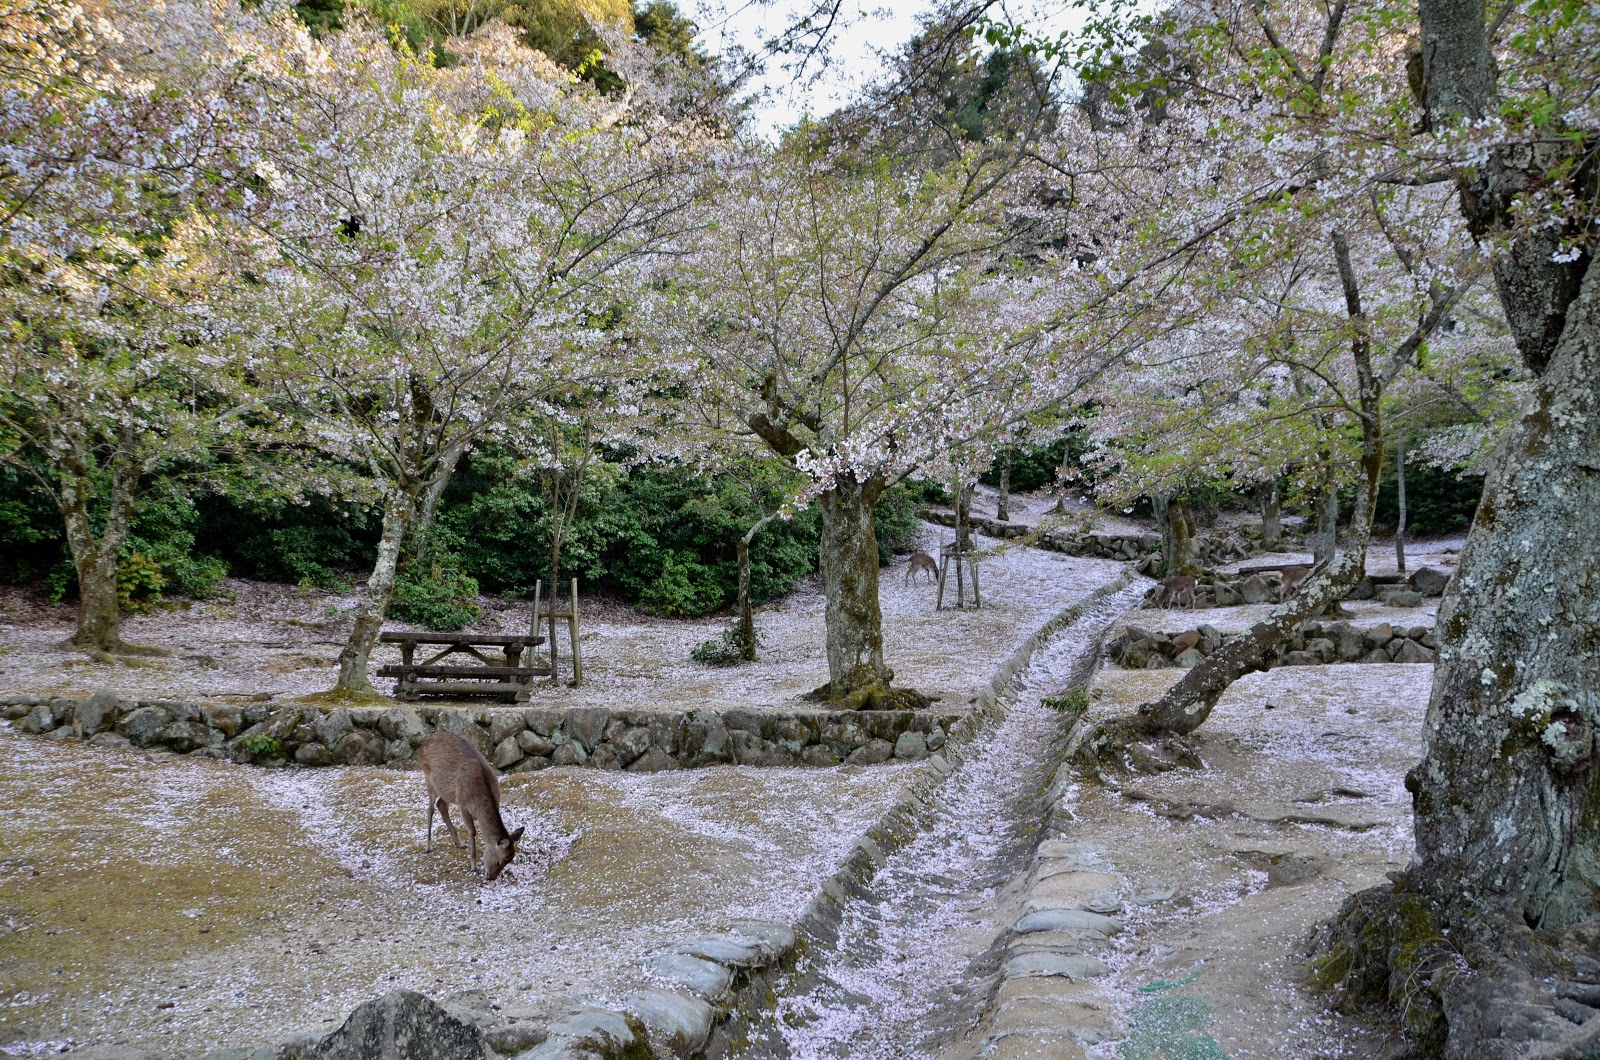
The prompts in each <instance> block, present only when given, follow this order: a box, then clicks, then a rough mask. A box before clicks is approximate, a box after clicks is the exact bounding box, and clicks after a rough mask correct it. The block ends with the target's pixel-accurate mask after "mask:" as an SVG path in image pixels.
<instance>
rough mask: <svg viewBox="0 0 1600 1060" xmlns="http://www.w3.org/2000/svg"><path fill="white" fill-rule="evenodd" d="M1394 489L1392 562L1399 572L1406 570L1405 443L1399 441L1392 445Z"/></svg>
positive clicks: (1402, 572)
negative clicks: (1395, 509)
mask: <svg viewBox="0 0 1600 1060" xmlns="http://www.w3.org/2000/svg"><path fill="white" fill-rule="evenodd" d="M1394 491H1395V506H1396V508H1397V509H1398V514H1396V516H1395V520H1394V562H1395V566H1396V567H1397V568H1398V569H1399V571H1400V573H1401V574H1404V573H1405V572H1406V444H1405V442H1404V441H1401V442H1400V444H1399V445H1396V446H1395V447H1394Z"/></svg>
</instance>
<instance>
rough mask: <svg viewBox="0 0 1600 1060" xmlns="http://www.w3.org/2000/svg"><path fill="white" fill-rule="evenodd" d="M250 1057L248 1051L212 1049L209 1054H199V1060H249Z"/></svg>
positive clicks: (250, 1053)
mask: <svg viewBox="0 0 1600 1060" xmlns="http://www.w3.org/2000/svg"><path fill="white" fill-rule="evenodd" d="M252 1055H254V1054H253V1053H252V1052H251V1051H250V1050H249V1049H213V1050H211V1051H210V1052H209V1053H201V1054H200V1060H250V1057H251V1056H252Z"/></svg>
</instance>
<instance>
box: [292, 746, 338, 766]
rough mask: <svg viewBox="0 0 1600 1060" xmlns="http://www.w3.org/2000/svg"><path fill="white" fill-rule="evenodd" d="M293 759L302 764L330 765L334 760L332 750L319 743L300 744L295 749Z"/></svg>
mask: <svg viewBox="0 0 1600 1060" xmlns="http://www.w3.org/2000/svg"><path fill="white" fill-rule="evenodd" d="M294 760H295V761H296V762H299V763H300V764H301V765H303V766H331V765H333V763H334V762H335V761H336V759H335V758H334V757H333V752H332V751H330V750H328V749H327V748H326V747H324V746H322V745H321V744H320V743H306V744H301V745H300V746H299V747H297V748H296V749H295V752H294Z"/></svg>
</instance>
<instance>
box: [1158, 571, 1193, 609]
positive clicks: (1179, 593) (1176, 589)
mask: <svg viewBox="0 0 1600 1060" xmlns="http://www.w3.org/2000/svg"><path fill="white" fill-rule="evenodd" d="M1194 596H1195V578H1194V575H1192V574H1175V575H1173V576H1172V577H1170V578H1168V579H1167V580H1166V581H1164V582H1162V583H1161V595H1160V596H1158V597H1156V606H1157V607H1176V606H1177V605H1178V601H1179V600H1182V599H1184V598H1188V601H1189V604H1188V607H1189V610H1191V611H1193V610H1194Z"/></svg>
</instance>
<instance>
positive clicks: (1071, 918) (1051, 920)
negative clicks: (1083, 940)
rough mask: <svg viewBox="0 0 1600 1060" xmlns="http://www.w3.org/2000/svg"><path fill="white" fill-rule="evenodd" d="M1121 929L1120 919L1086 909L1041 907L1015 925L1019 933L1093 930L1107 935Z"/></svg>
mask: <svg viewBox="0 0 1600 1060" xmlns="http://www.w3.org/2000/svg"><path fill="white" fill-rule="evenodd" d="M1121 930H1122V922H1121V921H1120V920H1117V919H1116V918H1114V917H1109V916H1105V915H1103V914H1100V913H1091V912H1090V911H1088V910H1087V909H1041V910H1039V911H1038V912H1036V913H1029V914H1028V915H1027V916H1025V917H1023V918H1022V919H1021V920H1019V921H1017V926H1016V931H1017V933H1018V934H1019V935H1026V934H1028V933H1029V932H1033V931H1094V932H1098V933H1099V934H1101V935H1105V936H1107V937H1109V936H1111V935H1115V934H1117V933H1119V932H1120V931H1121Z"/></svg>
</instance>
